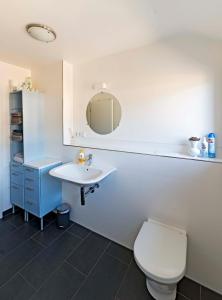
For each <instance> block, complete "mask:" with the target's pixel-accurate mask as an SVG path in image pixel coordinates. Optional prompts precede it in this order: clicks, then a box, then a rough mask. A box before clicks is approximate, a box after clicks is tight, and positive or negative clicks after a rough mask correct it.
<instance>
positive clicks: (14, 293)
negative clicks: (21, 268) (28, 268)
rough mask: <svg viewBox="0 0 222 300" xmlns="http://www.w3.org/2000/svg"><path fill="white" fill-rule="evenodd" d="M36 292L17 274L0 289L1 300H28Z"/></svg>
mask: <svg viewBox="0 0 222 300" xmlns="http://www.w3.org/2000/svg"><path fill="white" fill-rule="evenodd" d="M34 292H35V290H34V289H33V288H32V287H31V286H30V285H29V284H28V283H27V282H26V281H25V280H24V279H23V278H22V277H21V276H20V275H19V274H17V275H16V276H15V277H13V278H12V279H11V280H9V281H8V282H7V283H6V284H5V285H4V286H3V287H2V288H0V299H2V300H27V299H29V298H30V297H31V296H32V294H33V293H34Z"/></svg>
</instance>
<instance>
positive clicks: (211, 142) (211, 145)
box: [208, 133, 216, 158]
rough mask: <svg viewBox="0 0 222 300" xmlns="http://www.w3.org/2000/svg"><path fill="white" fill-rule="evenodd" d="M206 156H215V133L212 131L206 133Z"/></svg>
mask: <svg viewBox="0 0 222 300" xmlns="http://www.w3.org/2000/svg"><path fill="white" fill-rule="evenodd" d="M208 157H210V158H215V157H216V135H215V134H214V133H209V134H208Z"/></svg>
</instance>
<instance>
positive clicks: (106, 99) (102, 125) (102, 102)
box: [86, 92, 121, 134]
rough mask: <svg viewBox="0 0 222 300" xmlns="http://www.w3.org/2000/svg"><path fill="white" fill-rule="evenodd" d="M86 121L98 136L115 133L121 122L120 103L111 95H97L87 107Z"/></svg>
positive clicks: (102, 93)
mask: <svg viewBox="0 0 222 300" xmlns="http://www.w3.org/2000/svg"><path fill="white" fill-rule="evenodd" d="M86 119H87V123H88V125H89V126H90V128H91V129H92V130H93V131H94V132H96V133H98V134H109V133H111V132H113V131H114V130H115V129H116V128H117V127H118V126H119V123H120V120H121V106H120V103H119V101H118V100H117V99H116V97H114V96H113V95H112V94H110V93H106V92H100V93H98V94H96V95H95V96H93V97H92V98H91V100H90V101H89V103H88V105H87V109H86Z"/></svg>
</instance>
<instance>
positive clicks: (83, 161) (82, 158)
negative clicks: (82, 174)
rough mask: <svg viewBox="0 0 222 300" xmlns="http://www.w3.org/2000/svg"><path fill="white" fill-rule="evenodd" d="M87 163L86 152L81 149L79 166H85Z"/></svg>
mask: <svg viewBox="0 0 222 300" xmlns="http://www.w3.org/2000/svg"><path fill="white" fill-rule="evenodd" d="M85 161H86V158H85V152H84V150H83V149H81V150H80V151H79V158H78V163H79V164H84V163H85Z"/></svg>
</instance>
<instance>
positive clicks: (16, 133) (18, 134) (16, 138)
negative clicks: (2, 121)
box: [11, 130, 23, 142]
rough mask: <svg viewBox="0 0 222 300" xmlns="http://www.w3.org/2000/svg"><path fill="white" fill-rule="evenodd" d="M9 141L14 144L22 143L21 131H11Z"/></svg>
mask: <svg viewBox="0 0 222 300" xmlns="http://www.w3.org/2000/svg"><path fill="white" fill-rule="evenodd" d="M11 140H12V141H15V142H22V140H23V132H22V130H13V131H12V133H11Z"/></svg>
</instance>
